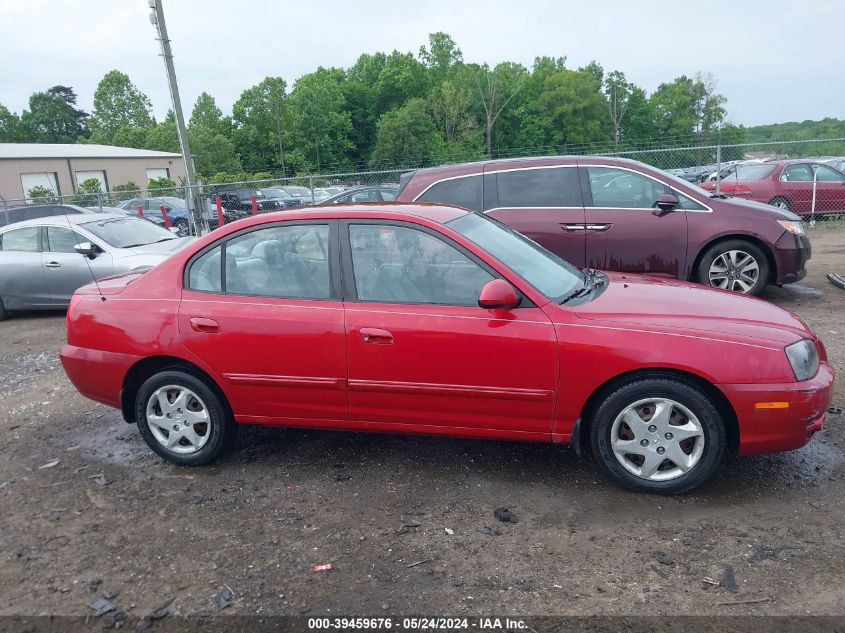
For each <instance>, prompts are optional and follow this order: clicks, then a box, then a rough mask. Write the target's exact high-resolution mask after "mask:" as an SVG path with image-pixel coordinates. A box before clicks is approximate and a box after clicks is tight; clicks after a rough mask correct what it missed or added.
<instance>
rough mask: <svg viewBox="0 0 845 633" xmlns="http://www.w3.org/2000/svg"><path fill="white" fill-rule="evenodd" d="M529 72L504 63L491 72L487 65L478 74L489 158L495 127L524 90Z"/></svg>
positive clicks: (520, 66) (491, 151)
mask: <svg viewBox="0 0 845 633" xmlns="http://www.w3.org/2000/svg"><path fill="white" fill-rule="evenodd" d="M526 75H527V70H526V69H525V67H524V66H522V65H520V64H514V63H511V62H502V63H501V64H498V65H497V66H496V67H495V68H494V69H492V70H490V68H489V66H487V64H484V65H483V66H481V67H480V68H479V69H478V71H477V72H476V86H477V88H478V96H479V97H480V98H481V105H482V107H483V108H484V133H485V140H486V146H487V158H491V157H492V155H493V126H494V125H495V124H496V121H497V120H498V118H499V117H500V116H501V114H502V112H503V111H504V109H505V108H507V107H508V104H509V103H510V102H511V101H512V100H513V98H514V97H515V96H516V95H517V94H518V93H519V91H520V90H521V89H522V86H523V85H524V83H525V77H526Z"/></svg>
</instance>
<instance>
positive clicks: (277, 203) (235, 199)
mask: <svg viewBox="0 0 845 633" xmlns="http://www.w3.org/2000/svg"><path fill="white" fill-rule="evenodd" d="M217 197H219V198H220V202H221V204H222V206H224V207H226V208H227V209H229V210H231V211H239V212H244V213H246V214H251V213H252V199H253V197H254V198H255V204H256V207H257V208H258V212H259V213H264V212H265V211H278V210H280V209H284V208H286V205H285V203H284V202H283V201H281V200H278V199H277V198H273V197H271V196H267V195H266V193H265V192H264V191H263V190H261V189H230V190H228V191H221V192H219V193H216V194H214V195H212V197H211V199H212V200H216V198H217Z"/></svg>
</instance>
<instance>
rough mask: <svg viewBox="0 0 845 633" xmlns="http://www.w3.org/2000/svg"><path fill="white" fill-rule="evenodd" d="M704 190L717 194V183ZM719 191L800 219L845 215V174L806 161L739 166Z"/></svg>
mask: <svg viewBox="0 0 845 633" xmlns="http://www.w3.org/2000/svg"><path fill="white" fill-rule="evenodd" d="M701 186H702V188H704V189H706V190H708V191H713V190H715V188H716V183H715V182H706V183H703V184H702V185H701ZM719 190H720V192H721V193H724V194H727V195H729V196H732V197H735V198H745V199H746V200H755V201H757V202H766V203H768V204H771V205H774V206H776V207H780V208H781V209H785V210H787V211H793V212H794V213H797V214H798V215H810V214H812V213H816V214H825V213H843V212H845V174H843V173H842V172H841V171H839V170H837V169H834V168H833V167H830V166H829V165H823V164H821V163H815V162H810V161H806V160H803V161H796V160H778V161H771V162H766V163H753V164H747V165H738V166H737V168H736V170H735V171H733V172H732V173H730V174H729V175H727V176H725V178H724V179H723V180H722V182H721V183H720V185H719Z"/></svg>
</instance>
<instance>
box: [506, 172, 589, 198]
mask: <svg viewBox="0 0 845 633" xmlns="http://www.w3.org/2000/svg"><path fill="white" fill-rule="evenodd" d="M496 181H497V186H498V191H499V206H500V207H580V206H582V201H581V189H580V185H579V183H578V169H577V168H576V167H555V168H552V169H549V168H546V169H519V170H516V171H505V172H499V173H497V174H496Z"/></svg>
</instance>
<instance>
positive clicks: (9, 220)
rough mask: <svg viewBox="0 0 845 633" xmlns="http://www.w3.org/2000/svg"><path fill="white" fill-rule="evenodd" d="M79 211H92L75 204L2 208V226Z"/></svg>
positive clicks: (0, 220)
mask: <svg viewBox="0 0 845 633" xmlns="http://www.w3.org/2000/svg"><path fill="white" fill-rule="evenodd" d="M77 213H91V212H90V211H89V210H88V209H85V208H84V207H78V206H76V205H73V204H32V205H27V206H25V207H13V208H11V209H5V210H0V226H6V225H7V224H14V223H15V222H22V221H24V220H34V219H36V218H46V217H49V216H51V215H74V214H77Z"/></svg>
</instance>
